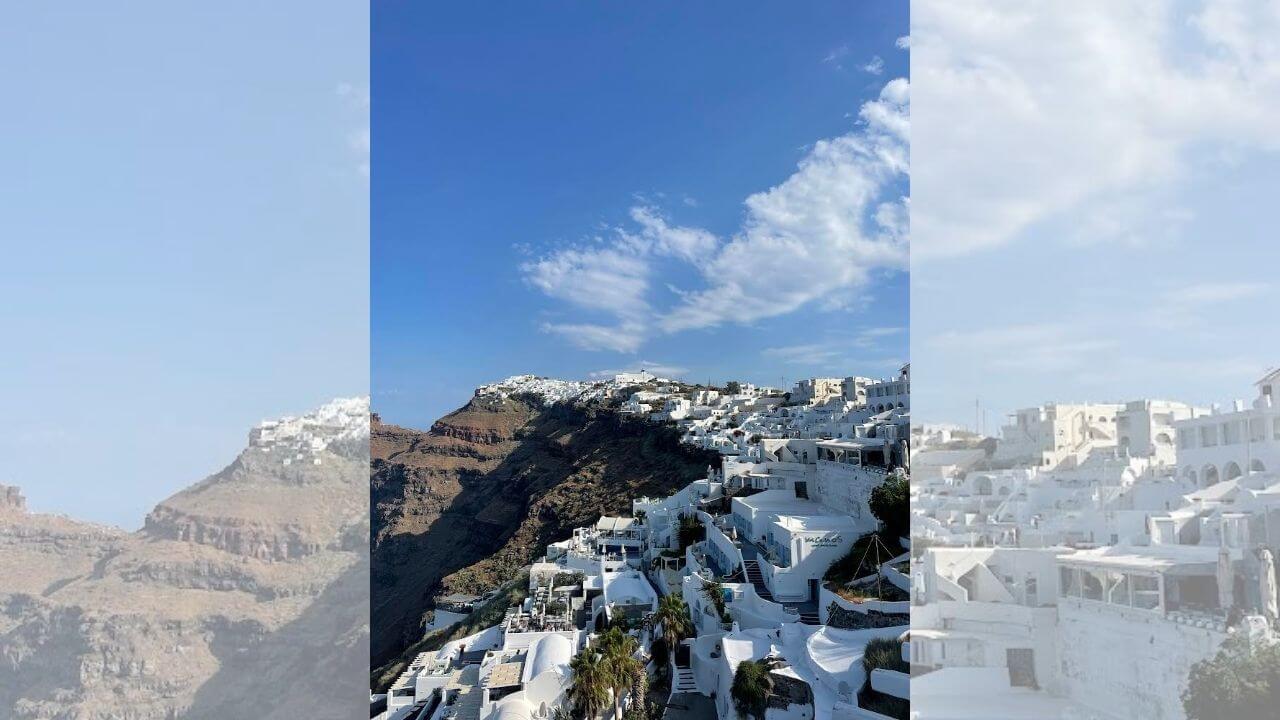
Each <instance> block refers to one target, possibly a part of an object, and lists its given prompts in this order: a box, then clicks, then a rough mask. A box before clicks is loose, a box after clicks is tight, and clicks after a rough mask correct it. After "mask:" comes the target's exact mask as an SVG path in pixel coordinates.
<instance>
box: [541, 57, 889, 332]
mask: <svg viewBox="0 0 1280 720" xmlns="http://www.w3.org/2000/svg"><path fill="white" fill-rule="evenodd" d="M909 113H910V86H909V84H908V82H907V81H906V80H905V79H895V80H892V81H890V82H889V83H887V84H886V85H885V86H884V88H883V89H882V90H881V92H880V94H879V97H878V98H877V99H876V100H873V101H870V102H867V103H865V104H864V105H863V106H862V109H861V111H860V113H859V123H858V126H857V127H856V128H855V129H854V130H853V131H851V132H849V133H847V134H845V135H841V136H838V137H835V138H830V139H826V140H820V141H818V142H816V143H814V145H813V147H812V148H811V149H810V150H809V151H808V152H807V154H806V155H805V156H804V158H803V159H802V160H801V161H800V163H799V167H798V168H797V170H796V172H795V173H794V174H792V175H791V176H790V177H789V178H787V179H786V180H785V181H783V182H782V183H780V184H779V185H777V186H775V187H773V188H771V189H769V190H766V191H763V192H759V193H756V194H754V195H752V196H750V197H748V198H747V199H746V200H745V201H744V205H745V207H746V214H745V218H744V221H743V224H742V226H741V228H740V229H739V231H738V232H737V233H736V234H734V235H733V236H732V237H729V238H720V237H717V236H716V235H715V234H713V233H711V232H709V231H707V230H705V229H702V228H697V227H689V226H682V225H679V224H675V223H673V222H672V221H671V220H670V219H669V218H667V217H665V216H664V215H663V214H662V213H660V212H659V211H658V210H657V209H655V208H654V207H652V206H651V205H647V204H642V205H639V206H637V207H635V208H633V209H632V210H631V223H630V224H629V225H627V226H625V227H619V228H613V229H612V230H610V231H608V232H606V234H605V235H603V236H601V237H598V238H595V239H594V240H593V241H592V242H590V243H584V244H579V245H576V246H572V247H568V248H562V249H559V250H555V251H553V252H550V253H549V254H547V255H546V256H544V257H541V258H540V259H538V260H535V261H531V262H527V263H525V264H524V265H522V266H521V269H522V271H523V273H524V276H525V278H526V280H527V281H528V282H529V283H530V284H531V285H532V286H534V287H535V288H537V289H539V290H541V291H542V292H543V293H545V294H546V295H547V296H549V297H552V298H555V299H558V300H563V301H565V302H567V303H568V304H569V305H570V306H572V307H573V309H575V310H576V311H580V312H587V313H595V314H597V315H600V314H604V315H606V316H608V317H609V318H610V321H608V322H600V321H599V320H598V319H597V320H593V321H589V322H570V323H557V324H547V325H545V326H544V327H545V329H547V330H549V331H552V332H556V333H559V334H561V335H564V336H565V337H567V338H569V339H570V340H571V341H573V342H574V343H575V344H577V345H578V346H579V347H584V348H593V349H609V350H616V351H620V352H632V351H634V350H635V349H637V348H638V347H640V345H641V344H642V343H643V342H644V341H645V340H646V339H648V337H650V336H652V335H653V334H656V333H675V332H680V331H683V330H689V329H695V328H707V327H716V326H719V325H723V324H726V323H749V322H753V321H756V320H760V319H764V318H770V317H775V316H779V315H785V314H788V313H791V312H794V311H796V310H798V309H800V308H801V307H804V306H806V305H809V304H814V305H819V304H820V305H821V306H823V307H831V308H837V307H847V306H851V305H853V304H855V302H856V300H857V299H858V298H859V297H860V290H861V289H862V288H864V287H865V286H866V285H867V283H868V281H869V279H870V277H871V273H872V271H873V270H877V269H892V270H905V269H906V267H907V262H908V242H909V240H908V235H907V201H906V199H905V198H904V197H901V196H900V191H899V187H900V185H901V183H902V180H903V179H904V178H905V177H906V175H907V174H908V172H909V147H908V130H909V127H910V120H909ZM663 263H674V264H675V265H676V266H677V267H683V268H685V269H686V272H685V274H686V275H687V274H688V272H687V271H688V270H692V271H693V275H694V276H695V277H696V281H695V283H694V285H693V287H679V286H677V285H675V284H674V283H673V282H668V283H664V287H666V288H667V289H668V291H669V295H668V296H666V297H665V298H655V297H654V293H653V288H652V287H651V283H650V279H651V278H652V277H653V276H654V275H655V274H656V273H657V272H658V268H659V267H666V266H665V265H663ZM762 268H768V269H769V272H762Z"/></svg>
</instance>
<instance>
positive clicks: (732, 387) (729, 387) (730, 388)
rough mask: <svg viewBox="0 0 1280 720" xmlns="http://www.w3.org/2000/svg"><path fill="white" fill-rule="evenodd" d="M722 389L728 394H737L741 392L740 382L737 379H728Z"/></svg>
mask: <svg viewBox="0 0 1280 720" xmlns="http://www.w3.org/2000/svg"><path fill="white" fill-rule="evenodd" d="M724 391H725V392H726V393H729V394H730V395H737V394H738V393H740V392H742V383H740V382H738V381H737V380H730V381H729V382H727V383H725V384H724Z"/></svg>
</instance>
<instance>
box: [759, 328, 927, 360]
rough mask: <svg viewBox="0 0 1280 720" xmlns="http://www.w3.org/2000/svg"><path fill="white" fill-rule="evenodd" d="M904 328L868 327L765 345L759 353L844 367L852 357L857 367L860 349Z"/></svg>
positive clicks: (877, 347) (902, 330) (875, 343)
mask: <svg viewBox="0 0 1280 720" xmlns="http://www.w3.org/2000/svg"><path fill="white" fill-rule="evenodd" d="M906 331H907V329H906V328H904V327H868V328H863V329H861V330H859V331H857V332H856V333H854V334H852V335H843V336H833V337H827V338H824V339H823V340H821V341H818V342H812V343H802V344H798V345H782V346H777V347H768V348H765V349H764V350H761V351H760V354H761V355H763V356H764V357H767V358H772V359H775V360H779V361H781V362H784V363H788V364H792V365H808V366H815V367H816V366H832V367H835V366H839V367H841V368H842V369H846V370H847V369H848V367H849V366H850V364H851V361H852V359H853V358H854V357H858V358H859V362H858V365H859V367H861V366H863V365H865V364H866V363H865V362H864V361H863V359H862V358H861V356H860V351H863V350H868V349H880V347H881V341H882V340H884V339H885V338H889V337H893V336H896V335H903V334H905V333H906ZM888 362H889V364H892V361H888Z"/></svg>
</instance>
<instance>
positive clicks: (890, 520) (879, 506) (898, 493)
mask: <svg viewBox="0 0 1280 720" xmlns="http://www.w3.org/2000/svg"><path fill="white" fill-rule="evenodd" d="M868 504H869V505H870V506H871V514H872V515H875V516H876V519H877V520H879V521H880V522H881V523H883V524H884V532H885V534H886V535H888V536H889V537H891V538H895V539H896V538H900V537H906V535H907V533H909V532H910V531H911V488H910V486H909V485H908V483H907V478H906V476H905V475H894V476H893V477H890V478H889V479H888V480H885V481H884V482H883V483H881V484H880V485H878V486H876V488H875V489H874V490H872V491H871V500H870V502H869V503H868Z"/></svg>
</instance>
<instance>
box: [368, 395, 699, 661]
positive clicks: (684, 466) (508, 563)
mask: <svg viewBox="0 0 1280 720" xmlns="http://www.w3.org/2000/svg"><path fill="white" fill-rule="evenodd" d="M370 451H371V455H372V459H371V464H370V484H371V488H372V502H373V508H372V510H373V519H372V524H373V543H374V544H373V549H372V556H371V557H372V563H373V570H372V620H371V623H372V638H371V653H372V656H373V665H374V666H375V668H377V667H378V666H383V667H382V668H381V672H379V671H377V670H375V677H378V676H380V675H386V674H387V673H388V672H389V669H391V668H394V666H396V665H398V664H399V663H402V662H403V661H404V660H405V659H406V658H404V657H403V654H404V653H405V651H406V648H408V647H409V646H410V645H412V643H414V642H415V641H417V640H419V639H420V638H421V637H422V622H423V619H424V618H425V616H426V615H427V613H428V612H429V611H430V610H431V609H432V608H433V605H432V598H434V597H437V596H440V595H442V594H447V593H452V592H463V593H474V594H478V593H482V592H485V591H487V590H490V589H492V588H495V587H497V586H498V585H500V584H501V583H502V581H503V580H505V579H506V578H509V577H511V576H512V575H513V574H514V573H515V572H516V570H518V569H519V568H520V567H521V566H523V565H525V564H527V563H529V562H530V561H532V560H534V559H536V558H537V557H538V556H539V555H540V554H541V553H542V552H543V550H544V549H545V546H546V544H547V543H550V542H554V541H557V540H562V539H564V538H566V537H568V536H569V534H570V533H571V532H572V530H573V528H575V527H578V526H581V525H586V524H590V523H592V522H594V521H595V520H596V518H597V517H598V516H599V515H601V514H602V513H603V514H609V513H613V514H622V513H629V512H630V505H631V499H632V498H633V497H637V496H641V495H658V494H667V493H670V492H672V491H674V490H676V489H678V488H680V487H683V486H684V485H686V484H687V483H689V482H690V481H692V480H695V479H697V478H700V477H704V476H705V474H706V470H707V466H708V464H710V463H711V462H713V461H714V458H712V457H710V456H709V455H708V454H707V453H705V452H702V451H697V450H693V449H691V448H688V447H686V446H682V445H681V444H680V442H679V437H678V435H677V433H676V432H675V431H674V429H671V428H667V427H662V426H659V425H655V424H653V423H647V422H643V421H627V420H623V419H621V418H620V416H619V415H618V414H617V413H616V412H615V410H614V408H613V407H612V406H611V405H610V404H609V403H608V402H607V401H602V400H594V401H591V402H585V403H584V402H579V403H556V404H551V405H547V404H546V403H545V402H544V401H542V400H540V399H538V398H533V397H521V396H500V395H477V396H476V397H474V398H473V399H472V400H471V402H469V403H468V404H467V405H466V406H464V407H462V408H460V409H458V410H457V411H455V412H453V413H450V414H449V415H447V416H445V417H444V418H441V419H440V420H439V421H437V422H436V423H435V424H434V425H433V426H432V428H431V429H430V430H429V431H426V432H422V431H417V430H411V429H407V428H402V427H397V426H394V425H387V424H383V423H381V422H380V421H379V420H378V419H377V418H376V416H375V420H374V422H373V424H372V429H371V439H370Z"/></svg>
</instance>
